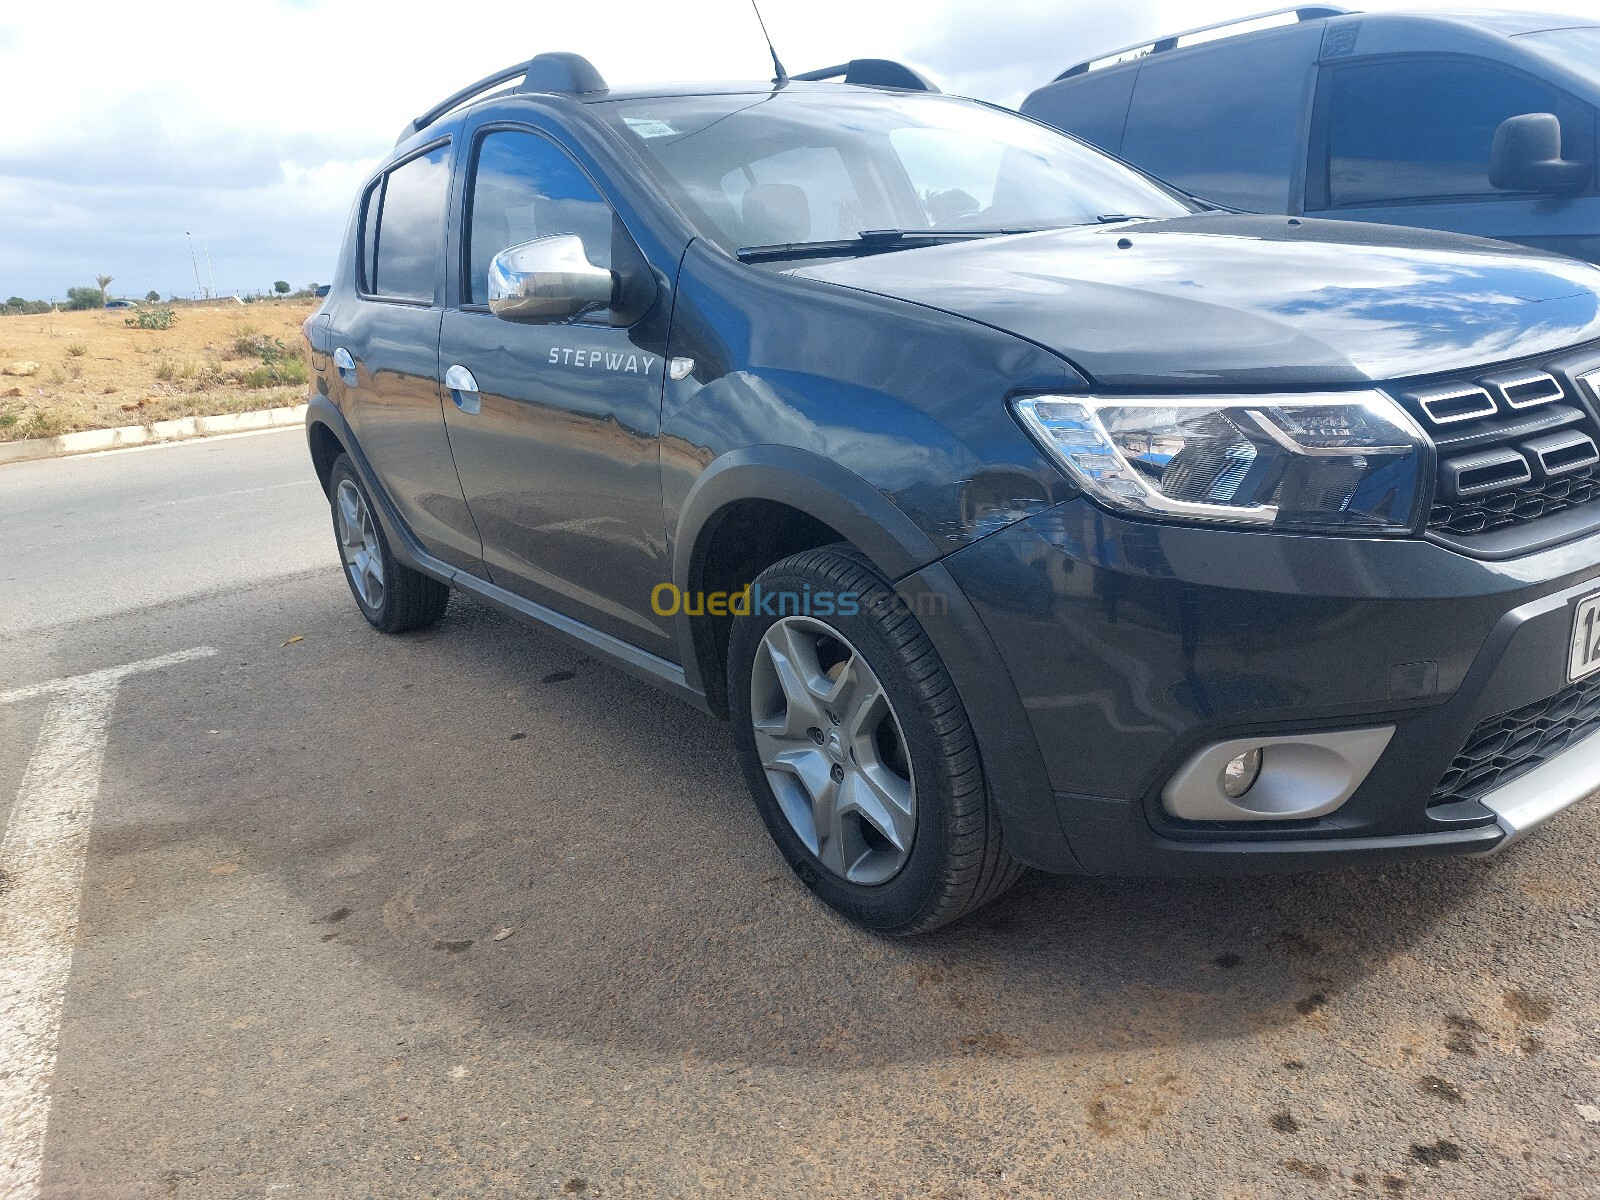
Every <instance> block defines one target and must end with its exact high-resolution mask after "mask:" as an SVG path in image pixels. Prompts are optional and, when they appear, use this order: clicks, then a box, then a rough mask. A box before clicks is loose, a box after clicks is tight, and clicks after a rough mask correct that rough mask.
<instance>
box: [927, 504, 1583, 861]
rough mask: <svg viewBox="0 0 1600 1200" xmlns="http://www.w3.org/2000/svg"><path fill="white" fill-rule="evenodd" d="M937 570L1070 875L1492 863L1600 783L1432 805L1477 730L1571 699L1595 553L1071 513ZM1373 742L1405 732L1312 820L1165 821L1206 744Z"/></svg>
mask: <svg viewBox="0 0 1600 1200" xmlns="http://www.w3.org/2000/svg"><path fill="white" fill-rule="evenodd" d="M944 565H945V567H946V568H947V569H948V571H949V574H950V576H951V578H952V580H953V581H954V583H955V584H956V585H957V586H958V587H959V588H960V590H961V592H962V593H963V594H964V597H965V599H966V600H967V601H970V603H971V605H972V607H973V609H974V610H975V612H976V613H977V615H978V618H979V619H980V620H981V622H982V625H983V627H984V629H985V630H986V632H987V634H988V636H989V638H990V639H991V640H992V642H993V644H994V647H995V650H996V653H997V654H998V657H999V659H1000V662H1001V664H1002V665H1003V667H1004V670H1005V672H1006V673H1007V674H1008V676H1009V681H1010V683H1011V684H1013V685H1014V686H1015V689H1016V692H1017V695H1018V698H1019V700H1020V703H1021V707H1022V709H1023V711H1024V712H1025V713H1026V720H1027V724H1028V732H1029V733H1030V734H1031V738H1032V740H1033V741H1034V742H1036V743H1037V747H1038V752H1039V754H1040V756H1041V757H1042V759H1043V762H1044V769H1045V773H1046V775H1047V776H1048V780H1049V788H1050V793H1051V794H1050V795H1049V796H1048V797H1039V798H1037V799H1036V800H1035V801H1034V805H1035V806H1036V807H1040V806H1044V807H1049V808H1050V809H1051V810H1052V812H1051V816H1053V818H1054V821H1055V823H1056V825H1057V827H1058V828H1059V830H1060V833H1061V835H1062V838H1063V839H1064V841H1065V842H1066V844H1067V845H1068V846H1070V849H1071V857H1072V858H1073V859H1074V860H1075V861H1076V863H1077V864H1078V866H1079V867H1080V868H1081V869H1083V870H1087V871H1091V872H1096V873H1116V874H1185V875H1190V874H1225V873H1253V872H1260V871H1282V870H1299V869H1307V868H1314V867H1331V866H1346V865H1355V864H1358V863H1369V862H1373V861H1382V860H1386V859H1401V858H1419V857H1428V856H1434V855H1444V854H1483V853H1488V852H1490V851H1492V850H1495V849H1497V848H1499V847H1500V846H1502V845H1503V844H1508V843H1509V842H1510V841H1513V840H1515V839H1516V838H1518V837H1520V836H1522V835H1523V834H1524V833H1525V832H1526V831H1527V830H1528V829H1530V828H1532V827H1533V826H1534V825H1536V824H1537V823H1539V822H1540V821H1542V820H1544V819H1546V818H1548V817H1549V816H1550V815H1552V814H1553V813H1554V812H1557V811H1559V810H1560V809H1561V808H1564V807H1566V806H1567V805H1569V804H1571V803H1574V802H1576V801H1577V800H1579V799H1581V798H1582V797H1583V796H1585V795H1587V794H1588V792H1590V791H1592V790H1594V789H1595V788H1600V738H1596V739H1593V741H1592V742H1590V741H1581V740H1580V741H1576V743H1575V745H1574V746H1572V747H1569V748H1568V749H1566V750H1565V751H1563V752H1562V753H1560V754H1558V755H1556V756H1555V757H1551V758H1548V761H1544V762H1543V763H1542V765H1539V766H1537V767H1535V768H1534V769H1532V770H1531V771H1530V772H1529V773H1527V774H1523V775H1521V776H1519V777H1517V778H1516V779H1514V780H1512V782H1510V783H1507V784H1504V785H1503V786H1502V787H1500V788H1498V789H1496V790H1495V791H1491V792H1489V793H1487V794H1485V795H1482V796H1479V797H1477V798H1476V799H1475V800H1473V801H1470V802H1464V803H1463V802H1455V803H1447V804H1434V805H1432V806H1430V803H1429V800H1430V795H1431V794H1432V793H1433V792H1434V791H1435V789H1436V788H1437V787H1438V785H1439V784H1440V781H1441V780H1442V779H1443V778H1445V776H1446V774H1447V772H1449V771H1450V770H1451V769H1452V762H1453V760H1454V759H1455V758H1456V756H1457V754H1458V752H1459V751H1461V750H1462V747H1463V745H1464V744H1465V743H1466V741H1467V739H1468V737H1469V735H1470V734H1472V733H1473V731H1474V730H1475V729H1477V728H1479V726H1480V725H1481V723H1483V722H1485V721H1486V720H1489V719H1491V718H1494V717H1495V716H1496V715H1497V714H1502V713H1509V712H1511V711H1513V710H1516V709H1519V708H1521V707H1523V706H1525V705H1529V704H1532V703H1534V702H1536V701H1540V700H1542V699H1544V698H1546V697H1549V696H1552V695H1553V694H1555V693H1557V692H1559V691H1560V690H1561V689H1562V688H1563V687H1565V686H1566V684H1567V677H1566V666H1567V659H1568V649H1569V639H1570V637H1571V630H1572V619H1573V609H1574V607H1575V605H1576V603H1577V602H1578V600H1580V599H1581V598H1582V597H1584V596H1587V595H1590V594H1592V593H1594V592H1595V591H1597V590H1600V536H1591V537H1588V538H1583V539H1580V540H1577V541H1574V542H1569V543H1567V544H1565V545H1562V546H1557V547H1553V548H1550V549H1547V550H1543V551H1540V552H1538V553H1534V554H1528V555H1525V556H1523V557H1520V558H1516V559H1510V560H1504V561H1498V562H1494V561H1484V560H1480V559H1475V558H1470V557H1468V556H1466V555H1463V554H1461V553H1458V552H1456V551H1454V550H1451V549H1448V548H1446V547H1444V546H1440V545H1437V544H1435V543H1433V542H1429V541H1425V540H1420V539H1387V540H1385V539H1359V538H1330V537H1312V536H1299V535H1288V534H1274V533H1258V532H1239V531H1230V530H1222V529H1208V528H1201V527H1194V526H1187V527H1180V526H1175V525H1155V524H1147V523H1143V522H1136V521H1128V520H1122V519H1120V518H1116V517H1113V516H1110V515H1109V514H1107V513H1105V512H1103V511H1101V510H1099V509H1097V508H1095V507H1093V506H1092V505H1090V504H1089V503H1088V502H1087V501H1082V500H1075V501H1070V502H1068V503H1066V504H1063V505H1061V506H1058V507H1057V508H1054V509H1052V510H1050V511H1049V512H1047V513H1043V514H1040V515H1038V516H1035V517H1032V518H1030V519H1028V520H1025V521H1022V522H1019V523H1017V524H1016V525H1013V526H1011V527H1009V528H1007V529H1005V530H1003V531H1001V532H999V533H996V534H994V535H992V536H990V537H988V538H985V539H983V540H982V541H980V542H978V543H976V544H974V545H973V546H971V547H969V548H967V549H965V550H962V551H961V552H959V553H957V554H955V555H953V556H951V557H950V558H948V559H946V560H945V562H944ZM1380 724H1384V725H1387V724H1393V725H1394V727H1395V733H1394V736H1393V738H1392V739H1391V740H1390V742H1389V745H1388V746H1387V748H1386V749H1385V751H1384V753H1383V754H1382V755H1381V757H1380V758H1379V759H1378V761H1377V763H1376V765H1375V766H1374V767H1373V769H1372V771H1371V772H1370V773H1369V774H1368V775H1367V777H1366V779H1365V780H1364V781H1363V782H1362V784H1361V786H1360V787H1358V788H1357V789H1356V791H1355V793H1354V794H1353V795H1351V796H1350V798H1349V799H1348V800H1347V801H1345V803H1344V804H1343V805H1341V806H1340V807H1339V808H1338V809H1337V810H1335V811H1334V812H1331V813H1329V814H1327V815H1325V816H1322V817H1317V818H1313V819H1306V820H1290V821H1276V822H1190V821H1180V820H1178V819H1176V818H1174V817H1172V816H1170V815H1169V814H1168V813H1166V812H1165V811H1164V809H1163V807H1162V805H1161V802H1160V791H1161V788H1162V786H1163V785H1164V784H1165V782H1166V781H1167V780H1168V779H1169V778H1170V777H1171V776H1172V774H1173V772H1174V771H1175V770H1177V768H1178V767H1179V766H1180V765H1181V764H1182V763H1183V762H1184V761H1185V760H1187V759H1188V758H1189V756H1191V755H1192V754H1194V753H1195V752H1196V751H1197V750H1198V749H1200V748H1201V747H1202V746H1205V745H1209V744H1211V743H1213V742H1216V741H1221V740H1224V739H1228V738H1233V737H1251V736H1263V737H1264V736H1273V735H1281V734H1286V733H1295V732H1307V731H1313V730H1331V729H1352V728H1360V727H1369V726H1374V725H1380ZM1585 732H1587V731H1585ZM1018 807H1019V804H1018V802H1017V800H1016V798H1015V797H1012V798H1008V801H1007V803H1006V804H1003V805H1002V812H1005V811H1007V810H1008V809H1010V810H1016V809H1017V808H1018ZM1031 824H1032V825H1033V826H1034V827H1035V828H1037V827H1038V826H1039V825H1040V824H1042V819H1039V820H1035V821H1033V822H1031ZM1009 834H1010V830H1009V829H1008V835H1009ZM1011 841H1012V843H1013V845H1014V847H1015V849H1016V850H1017V852H1018V853H1019V854H1020V856H1021V857H1023V858H1024V859H1032V858H1033V857H1034V856H1032V855H1031V854H1030V852H1029V849H1028V847H1027V846H1026V845H1019V844H1017V843H1018V839H1017V838H1015V837H1012V838H1011ZM1052 861H1053V860H1052ZM1041 865H1051V863H1049V862H1046V863H1043V864H1041Z"/></svg>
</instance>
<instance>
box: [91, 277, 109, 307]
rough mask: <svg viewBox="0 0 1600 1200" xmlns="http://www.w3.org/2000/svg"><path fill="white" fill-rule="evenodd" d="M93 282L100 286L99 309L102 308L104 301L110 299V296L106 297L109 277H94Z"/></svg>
mask: <svg viewBox="0 0 1600 1200" xmlns="http://www.w3.org/2000/svg"><path fill="white" fill-rule="evenodd" d="M94 281H95V282H96V283H97V284H99V285H100V307H101V308H104V307H105V306H106V301H107V300H109V299H111V297H110V296H108V295H106V289H107V288H108V287H110V286H111V276H109V275H96V276H95V277H94Z"/></svg>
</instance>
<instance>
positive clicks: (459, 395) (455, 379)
mask: <svg viewBox="0 0 1600 1200" xmlns="http://www.w3.org/2000/svg"><path fill="white" fill-rule="evenodd" d="M444 386H445V387H447V388H449V389H450V400H451V402H452V403H454V404H455V406H456V407H457V408H459V409H460V410H461V411H462V412H464V413H466V414H467V415H468V416H469V417H472V416H477V414H478V411H479V410H480V409H481V408H482V407H483V397H482V396H481V395H480V394H479V392H478V381H477V380H476V379H474V378H473V377H472V372H471V371H469V370H467V369H466V368H465V367H463V366H462V365H461V364H460V363H457V364H456V365H455V366H453V367H451V368H450V369H449V370H448V371H446V372H445V373H444Z"/></svg>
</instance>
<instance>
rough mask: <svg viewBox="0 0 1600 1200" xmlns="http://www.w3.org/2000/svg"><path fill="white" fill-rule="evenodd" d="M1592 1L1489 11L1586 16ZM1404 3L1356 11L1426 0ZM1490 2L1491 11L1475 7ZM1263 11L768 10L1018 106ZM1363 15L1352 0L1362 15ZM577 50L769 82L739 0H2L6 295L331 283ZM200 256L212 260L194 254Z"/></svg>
mask: <svg viewBox="0 0 1600 1200" xmlns="http://www.w3.org/2000/svg"><path fill="white" fill-rule="evenodd" d="M1594 3H1595V0H1522V2H1521V3H1518V2H1517V0H1502V3H1500V4H1499V5H1497V7H1503V8H1512V7H1516V8H1532V9H1536V10H1541V11H1554V12H1566V13H1571V14H1574V15H1579V16H1583V15H1589V16H1592V15H1593V11H1594ZM1422 6H1425V5H1419V4H1418V3H1416V2H1415V0H1413V2H1411V3H1401V2H1399V0H1379V2H1377V3H1368V4H1365V5H1362V7H1365V8H1368V9H1373V8H1396V7H1406V8H1416V7H1422ZM1487 6H1488V5H1487V4H1486V5H1485V7H1487ZM1270 7H1272V5H1271V4H1270V3H1267V2H1266V0H1256V2H1254V3H1252V2H1251V0H1120V2H1117V3H1107V2H1106V0H1016V2H1015V3H1006V2H1005V0H998V2H996V3H989V4H976V3H972V2H970V0H965V2H964V0H914V2H913V0H876V2H873V0H869V2H867V3H863V2H861V0H765V2H764V4H763V6H762V8H763V12H764V13H765V15H766V18H767V25H768V27H769V29H770V30H771V32H772V36H773V39H774V40H775V41H776V42H777V45H778V49H779V52H780V54H781V55H782V57H783V59H784V63H785V65H786V66H787V67H788V68H789V69H790V70H791V71H801V70H805V69H807V68H810V67H817V66H823V65H827V64H829V63H834V62H838V61H841V60H843V59H846V58H851V57H864V56H882V57H888V58H902V59H906V60H908V61H911V62H915V63H917V64H919V65H921V66H923V67H925V68H926V69H928V70H930V71H931V72H932V73H933V74H934V76H935V78H937V79H938V80H939V81H940V83H941V85H942V86H943V87H944V88H945V90H946V91H950V92H956V93H960V94H965V95H972V96H979V97H982V98H983V99H987V100H995V101H999V102H1002V103H1006V104H1016V103H1018V102H1019V101H1020V100H1021V98H1022V97H1023V96H1024V95H1025V94H1026V93H1027V92H1028V91H1029V90H1031V89H1032V88H1034V87H1036V86H1038V85H1039V84H1040V83H1043V82H1044V81H1046V80H1048V79H1050V78H1051V77H1052V76H1053V75H1054V74H1056V73H1057V72H1058V71H1060V70H1061V69H1062V68H1064V67H1066V66H1068V65H1070V64H1071V63H1072V62H1074V61H1076V60H1078V59H1080V58H1085V57H1090V56H1092V55H1094V54H1097V53H1100V52H1102V51H1104V50H1107V49H1114V48H1116V47H1118V46H1122V45H1125V44H1127V43H1131V42H1135V41H1138V40H1140V39H1143V38H1153V37H1155V36H1156V35H1158V34H1161V33H1169V32H1172V31H1174V30H1177V29H1184V28H1188V27H1191V26H1194V25H1198V24H1202V23H1206V22H1209V21H1213V20H1221V19H1224V18H1227V17H1233V16H1238V15H1243V14H1247V13H1251V12H1259V11H1261V10H1263V9H1266V8H1270ZM1352 7H1354V5H1352ZM542 50H575V51H577V52H579V53H581V54H584V55H586V56H587V57H588V58H590V59H591V60H592V61H593V62H594V63H595V65H596V66H597V67H599V69H600V71H601V73H602V74H604V75H605V76H606V77H607V78H608V79H611V80H613V81H618V82H621V81H628V82H645V81H655V80H662V79H743V78H764V77H765V76H766V75H767V74H770V64H769V62H768V60H767V57H766V48H765V46H764V44H763V43H762V41H761V38H760V31H759V29H758V28H757V26H756V24H755V19H754V17H753V16H752V15H751V12H750V7H749V4H748V0H668V2H666V3H663V2H662V0H606V3H604V4H593V3H574V4H553V3H550V2H549V0H512V2H506V0H464V2H463V3H458V4H452V5H441V4H437V3H432V4H420V3H414V2H412V0H389V2H379V0H366V2H362V0H163V3H160V4H157V5H149V4H138V3H133V2H131V0H112V2H106V0H65V2H63V0H58V2H56V3H29V4H21V3H16V2H11V3H4V4H0V79H4V80H5V81H6V85H7V87H6V90H7V94H8V95H10V96H11V97H12V98H13V100H12V104H11V106H10V111H9V113H8V119H7V120H6V121H5V122H3V123H0V298H4V297H6V296H10V295H21V296H24V297H27V298H30V299H31V298H42V299H50V298H53V297H60V296H63V295H64V294H65V292H66V289H67V288H68V287H69V286H74V285H81V284H91V285H92V283H93V279H94V276H95V275H96V274H97V273H101V272H103V273H106V274H109V275H112V276H113V277H114V278H115V281H116V282H115V283H114V284H113V285H112V288H111V290H112V292H113V293H114V294H124V295H138V296H142V295H143V294H144V293H145V292H147V291H149V290H151V289H155V290H156V291H159V292H161V293H162V294H163V295H165V294H168V293H172V292H177V293H182V294H190V293H193V292H194V290H195V269H194V266H193V263H192V262H191V259H190V254H189V242H188V239H187V238H186V237H185V233H186V231H188V232H192V233H193V235H194V241H195V247H196V250H197V251H198V258H199V272H200V275H201V278H202V280H203V281H204V282H205V283H207V284H209V283H210V281H211V278H213V277H214V278H215V281H216V286H217V288H218V290H219V291H223V292H233V291H236V290H243V291H251V290H259V289H264V288H267V287H270V286H271V283H272V281H273V280H275V279H286V280H288V281H290V282H291V283H293V284H295V285H296V286H300V285H303V284H305V283H308V282H311V281H314V280H315V281H324V282H325V281H326V280H327V278H328V276H329V275H330V273H331V272H330V267H329V264H330V262H331V261H332V259H333V256H334V255H335V254H336V252H337V249H338V241H339V238H340V236H341V234H342V231H343V225H344V219H345V215H346V213H347V211H348V208H349V205H350V202H351V199H352V197H353V196H354V194H355V190H356V187H357V185H358V183H359V181H360V180H361V178H362V177H363V176H364V175H365V174H366V172H367V171H368V170H369V169H370V168H371V166H372V165H373V164H374V163H375V162H376V160H377V159H378V157H379V156H381V155H382V154H383V153H384V151H385V150H387V149H388V147H389V146H391V145H392V144H393V142H394V137H395V134H396V133H397V131H398V130H399V128H400V127H401V125H403V124H404V123H405V122H406V121H407V120H408V119H410V118H411V117H413V116H415V115H416V114H417V113H418V112H420V111H422V110H423V109H426V108H428V107H429V106H430V105H432V104H433V103H435V102H437V101H438V100H440V99H442V98H443V97H444V96H445V95H446V94H448V93H449V92H451V91H453V90H455V89H456V88H457V87H460V86H462V85H463V84H466V83H469V82H470V81H472V80H473V79H476V78H478V77H480V76H483V75H487V74H488V73H490V72H491V71H494V70H496V69H498V68H500V67H503V66H505V65H507V64H508V63H511V62H515V61H517V60H518V59H522V58H527V57H529V56H531V55H532V54H535V53H538V52H540V51H542ZM208 251H209V259H210V264H209V267H208V265H207V252H208Z"/></svg>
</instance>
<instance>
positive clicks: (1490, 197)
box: [1022, 5, 1600, 262]
mask: <svg viewBox="0 0 1600 1200" xmlns="http://www.w3.org/2000/svg"><path fill="white" fill-rule="evenodd" d="M1597 110H1600V19H1596V20H1593V21H1588V22H1585V21H1582V20H1578V19H1575V18H1572V17H1559V16H1553V15H1539V14H1534V13H1525V12H1524V13H1514V12H1502V13H1495V12H1468V13H1463V14H1460V15H1457V14H1453V13H1440V12H1435V13H1394V12H1386V13H1353V12H1347V11H1346V10H1344V9H1340V8H1333V7H1329V6H1327V5H1318V6H1315V7H1304V8H1299V9H1287V10H1283V11H1282V12H1279V13H1271V14H1267V15H1266V16H1264V17H1259V18H1248V19H1246V20H1244V21H1235V22H1229V23H1226V24H1223V25H1219V26H1208V27H1206V28H1204V29H1198V30H1191V31H1189V32H1187V33H1181V34H1174V35H1172V36H1170V37H1166V38H1162V39H1159V40H1157V41H1154V42H1146V43H1143V44H1141V45H1138V46H1129V47H1127V48H1125V49H1123V50H1118V51H1113V52H1111V53H1109V54H1105V55H1101V56H1099V57H1097V58H1093V59H1089V60H1087V61H1084V62H1080V63H1077V64H1076V65H1075V66H1072V67H1069V68H1068V69H1067V70H1066V71H1064V72H1062V73H1061V74H1060V75H1059V76H1057V77H1056V79H1055V80H1054V82H1052V83H1049V84H1047V85H1046V86H1044V87H1042V88H1040V89H1039V90H1038V91H1036V92H1034V93H1033V94H1032V95H1031V96H1029V97H1028V98H1027V100H1025V101H1024V102H1023V105H1022V111H1023V112H1025V113H1027V114H1028V115H1029V116H1032V117H1036V118H1038V119H1039V120H1041V121H1046V122H1049V123H1050V124H1051V125H1054V126H1056V127H1057V128H1059V129H1064V130H1066V131H1067V132H1068V133H1072V134H1075V135H1077V136H1078V137H1081V138H1083V139H1084V140H1085V141H1087V142H1090V143H1092V144H1093V145H1096V146H1099V147H1100V148H1101V149H1103V150H1107V151H1110V152H1111V153H1112V154H1117V155H1120V156H1121V157H1122V158H1124V159H1126V160H1127V161H1129V162H1131V163H1133V164H1134V165H1136V166H1139V167H1142V168H1143V169H1145V170H1147V171H1149V172H1151V173H1152V174H1154V175H1157V176H1160V177H1161V178H1162V179H1166V180H1169V181H1171V182H1172V183H1175V184H1177V185H1179V186H1180V187H1183V188H1186V189H1187V190H1189V191H1191V192H1194V193H1195V194H1197V195H1200V196H1204V197H1206V198H1207V199H1211V200H1216V201H1218V202H1220V203H1222V204H1228V205H1233V206H1235V207H1238V208H1242V209H1248V210H1250V211H1253V212H1268V213H1288V214H1294V215H1304V216H1316V217H1329V218H1337V219H1339V220H1345V221H1372V222H1378V223H1382V224H1388V225H1413V226H1421V227H1424V228H1430V229H1448V230H1453V231H1455V232H1457V233H1469V234H1475V235H1477V236H1479V237H1493V238H1504V239H1506V240H1507V241H1513V242H1522V243H1524V244H1526V245H1530V246H1538V247H1541V248H1543V249H1546V250H1554V251H1557V252H1559V253H1562V254H1570V255H1572V256H1573V257H1575V258H1583V259H1588V260H1589V261H1591V262H1600V189H1597V184H1600V178H1597V175H1596V171H1595V163H1596V161H1597V160H1600V155H1597V153H1596V129H1597V123H1596V112H1597Z"/></svg>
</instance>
